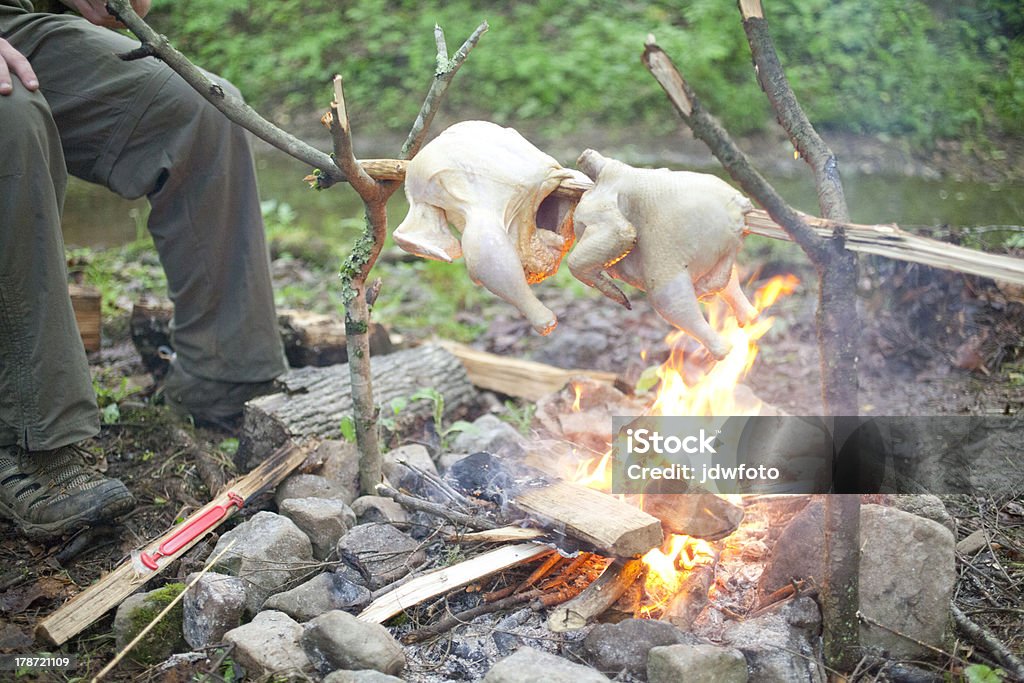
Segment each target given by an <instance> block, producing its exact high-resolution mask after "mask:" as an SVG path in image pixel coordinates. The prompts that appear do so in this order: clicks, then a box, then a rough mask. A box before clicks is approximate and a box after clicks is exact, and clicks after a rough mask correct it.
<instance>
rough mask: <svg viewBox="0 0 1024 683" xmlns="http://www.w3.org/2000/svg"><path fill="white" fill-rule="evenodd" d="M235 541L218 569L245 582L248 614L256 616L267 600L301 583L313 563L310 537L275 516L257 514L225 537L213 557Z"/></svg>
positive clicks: (286, 519)
mask: <svg viewBox="0 0 1024 683" xmlns="http://www.w3.org/2000/svg"><path fill="white" fill-rule="evenodd" d="M232 541H234V545H233V546H232V547H231V549H230V550H228V551H227V552H226V553H225V554H224V555H223V556H222V557H221V559H220V560H218V561H217V566H216V567H215V568H214V569H217V570H219V571H220V572H222V573H225V574H230V575H232V576H237V577H238V578H240V579H242V581H244V582H245V611H246V613H247V614H256V612H258V611H259V610H260V607H261V606H262V605H263V602H264V601H265V600H266V599H267V598H269V597H270V596H271V595H273V594H274V593H277V592H279V591H280V590H282V589H283V588H287V587H288V584H290V583H292V582H295V581H299V580H301V579H302V578H303V577H304V576H305V575H306V573H307V572H308V571H309V565H310V564H311V563H312V562H313V546H312V544H310V542H309V537H308V536H306V534H304V533H302V530H301V529H299V527H297V526H295V523H294V522H292V520H290V519H288V518H287V517H283V516H281V515H276V514H274V513H273V512H265V511H264V512H257V513H256V514H255V515H253V516H252V518H250V519H249V520H248V521H247V522H243V523H242V524H239V525H238V526H236V527H235V528H234V529H232V530H231V531H228V532H227V533H225V534H224V535H223V536H221V537H220V540H219V541H218V542H217V547H215V548H214V549H213V556H216V555H217V554H219V553H220V552H221V550H223V549H225V548H226V547H227V546H228V544H229V543H231V542H232Z"/></svg>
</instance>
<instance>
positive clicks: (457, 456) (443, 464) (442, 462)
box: [437, 453, 469, 474]
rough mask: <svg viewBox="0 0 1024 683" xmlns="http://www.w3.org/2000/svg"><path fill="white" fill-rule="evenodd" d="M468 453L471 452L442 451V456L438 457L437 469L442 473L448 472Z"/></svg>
mask: <svg viewBox="0 0 1024 683" xmlns="http://www.w3.org/2000/svg"><path fill="white" fill-rule="evenodd" d="M467 455H469V453H442V454H441V457H440V458H438V459H437V469H438V470H439V471H440V472H441V474H448V470H450V469H451V468H452V466H453V465H454V464H455V463H457V462H458V461H460V460H462V459H463V458H465V457H466V456H467Z"/></svg>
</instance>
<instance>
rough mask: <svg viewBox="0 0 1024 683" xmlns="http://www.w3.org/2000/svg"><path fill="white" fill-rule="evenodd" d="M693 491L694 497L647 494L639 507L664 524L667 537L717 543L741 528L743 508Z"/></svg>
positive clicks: (714, 496) (690, 495) (702, 492)
mask: <svg viewBox="0 0 1024 683" xmlns="http://www.w3.org/2000/svg"><path fill="white" fill-rule="evenodd" d="M694 489H695V492H694V493H682V494H671V493H669V494H665V493H645V494H644V495H643V497H642V503H639V504H640V505H641V507H642V508H643V510H644V512H646V513H648V514H651V515H653V516H655V517H657V518H658V519H660V520H661V525H662V528H663V529H664V530H665V533H666V534H681V535H683V536H695V537H697V538H703V539H707V540H709V541H716V540H718V539H720V538H724V537H726V536H728V535H729V534H731V533H732V532H734V531H736V529H737V528H739V525H740V522H741V521H743V508H741V507H740V506H739V505H734V504H733V503H730V502H729V501H727V500H725V499H724V498H720V497H718V496H716V495H715V494H713V493H708V492H707V491H704V490H703V489H699V488H698V487H694ZM697 491H700V492H697ZM636 498H637V497H632V496H631V497H629V499H631V500H634V499H636Z"/></svg>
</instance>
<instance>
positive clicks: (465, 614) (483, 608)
mask: <svg viewBox="0 0 1024 683" xmlns="http://www.w3.org/2000/svg"><path fill="white" fill-rule="evenodd" d="M541 594H542V592H541V591H539V590H531V591H526V592H524V593H516V594H515V595H510V596H508V597H506V598H503V599H501V600H497V601H495V602H484V603H481V604H479V605H477V606H476V607H472V608H470V609H467V610H463V611H461V612H458V613H456V614H452V615H449V616H447V617H444V618H443V619H439V620H438V621H437V622H435V623H433V624H431V625H430V626H424V627H422V628H418V629H416V630H415V631H410V632H409V633H406V634H405V635H404V636H402V642H403V643H406V644H409V643H418V642H420V641H423V640H427V639H429V638H433V637H435V636H439V635H441V634H443V633H445V632H447V631H450V630H451V629H453V628H455V627H456V626H459V625H461V624H467V623H469V622H471V621H473V620H474V619H476V618H477V617H479V616H482V615H484V614H492V613H494V612H500V611H501V610H504V609H508V608H509V607H515V606H516V605H521V604H523V603H524V602H530V601H531V600H533V599H534V598H538V597H540V596H541Z"/></svg>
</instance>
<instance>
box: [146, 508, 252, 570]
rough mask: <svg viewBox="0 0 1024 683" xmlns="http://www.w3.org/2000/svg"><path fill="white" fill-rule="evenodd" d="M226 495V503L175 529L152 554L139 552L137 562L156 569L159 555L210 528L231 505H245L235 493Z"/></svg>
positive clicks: (221, 517) (172, 550)
mask: <svg viewBox="0 0 1024 683" xmlns="http://www.w3.org/2000/svg"><path fill="white" fill-rule="evenodd" d="M227 497H228V502H227V503H224V504H221V505H214V506H213V507H211V508H210V509H208V510H206V511H205V512H203V513H202V514H201V515H199V516H198V517H196V518H195V519H193V520H192V521H190V522H189V523H188V524H186V525H184V526H183V527H181V528H180V529H178V530H177V531H175V532H174V534H173V535H172V536H171V537H170V538H168V539H167V540H166V541H164V542H163V543H161V544H160V547H158V548H157V549H156V552H155V553H153V554H152V555H150V554H149V553H146V552H142V553H139V554H138V556H137V559H138V561H139V563H141V564H142V566H143V567H145V568H146V569H149V570H151V571H156V569H157V560H159V559H160V558H161V557H169V556H171V555H173V554H175V553H176V552H178V551H179V550H181V549H182V548H184V547H186V546H187V545H188V544H189V543H191V542H192V541H194V540H196V539H197V538H199V537H200V536H202V535H203V534H205V533H206V532H207V531H209V530H210V529H212V528H213V526H214V525H215V524H216V523H217V522H219V521H220V520H221V519H223V518H224V516H225V515H227V514H228V511H229V510H230V509H231V507H232V506H235V507H237V508H238V509H239V510H241V509H242V506H243V505H245V501H244V500H242V497H241V496H240V495H238V494H237V493H234V492H228V494H227Z"/></svg>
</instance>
